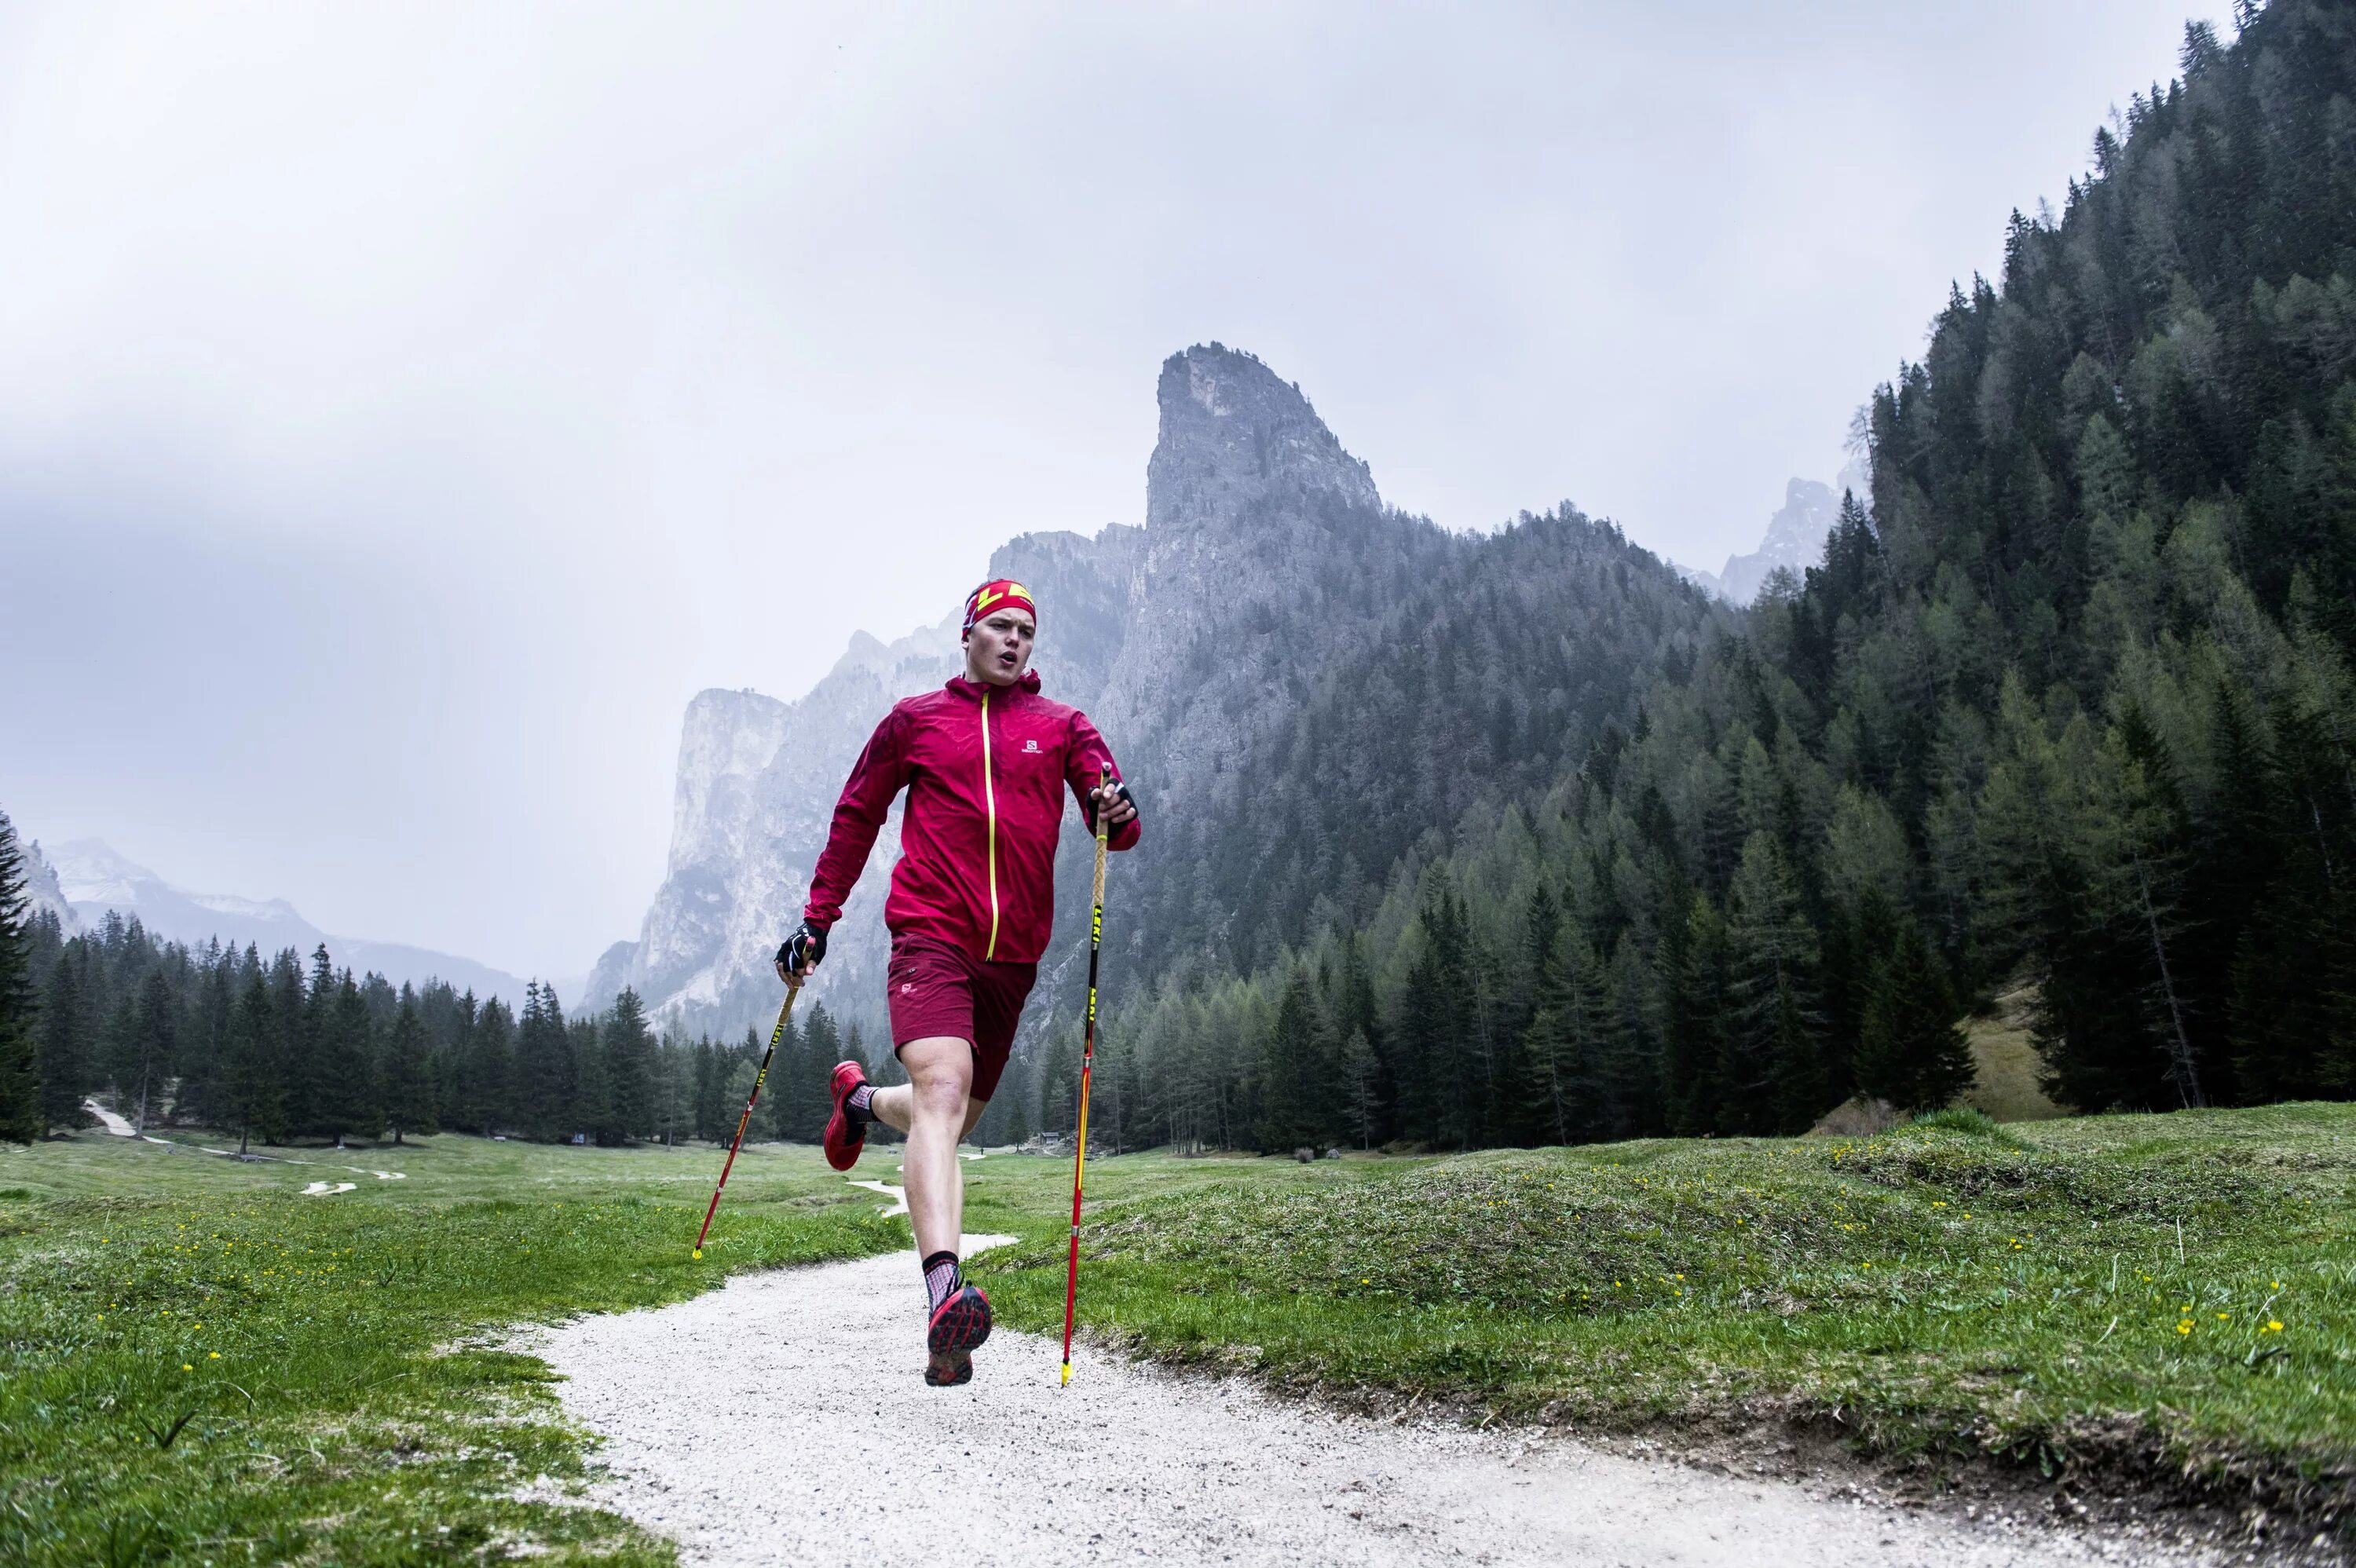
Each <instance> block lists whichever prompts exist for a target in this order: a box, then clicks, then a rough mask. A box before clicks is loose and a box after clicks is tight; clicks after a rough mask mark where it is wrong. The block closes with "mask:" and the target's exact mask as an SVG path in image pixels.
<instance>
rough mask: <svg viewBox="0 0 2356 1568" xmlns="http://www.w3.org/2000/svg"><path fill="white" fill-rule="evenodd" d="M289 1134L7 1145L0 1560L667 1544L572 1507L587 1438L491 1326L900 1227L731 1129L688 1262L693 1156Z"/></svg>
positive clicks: (320, 1556)
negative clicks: (398, 1143)
mask: <svg viewBox="0 0 2356 1568" xmlns="http://www.w3.org/2000/svg"><path fill="white" fill-rule="evenodd" d="M286 1152H291V1153H295V1154H296V1155H298V1156H300V1157H303V1158H305V1159H312V1160H317V1161H320V1162H322V1167H323V1168H313V1167H300V1166H288V1165H284V1164H242V1163H239V1162H235V1161H231V1160H228V1159H222V1158H218V1157H209V1156H204V1155H198V1154H194V1153H189V1152H185V1151H182V1152H170V1151H166V1150H165V1149H163V1148H160V1147H156V1146H155V1145H153V1144H139V1143H131V1142H128V1141H126V1140H123V1139H112V1138H103V1137H102V1135H98V1134H84V1135H81V1136H77V1137H76V1138H75V1139H73V1140H71V1141H70V1142H66V1143H48V1144H43V1145H38V1146H36V1147H33V1148H31V1149H29V1150H17V1151H10V1152H5V1153H0V1373H5V1375H0V1562H7V1563H58V1564H67V1563H72V1564H83V1563H142V1562H154V1561H166V1560H169V1561H172V1562H186V1563H216V1564H221V1565H224V1568H225V1565H227V1564H230V1563H246V1562H260V1563H278V1562H290V1561H292V1562H318V1563H443V1562H472V1561H479V1560H483V1559H486V1558H498V1557H499V1556H503V1555H506V1554H508V1553H509V1552H521V1551H529V1550H534V1549H545V1550H547V1551H549V1552H552V1554H553V1556H554V1558H555V1560H556V1561H560V1562H562V1561H572V1560H594V1561H602V1562H614V1563H637V1562H669V1561H670V1560H671V1553H670V1552H669V1547H668V1546H667V1545H665V1544H664V1543H662V1542H660V1541H653V1540H651V1539H649V1538H647V1537H644V1536H642V1535H640V1534H638V1533H637V1532H636V1531H633V1530H632V1529H630V1528H629V1527H628V1526H626V1525H625V1524H623V1523H622V1522H621V1521H619V1520H616V1519H614V1518H612V1517H611V1516H608V1515H605V1514H601V1513H598V1512H596V1511H594V1510H592V1509H587V1508H584V1507H581V1506H578V1505H576V1504H573V1503H571V1502H569V1501H567V1500H565V1499H564V1497H563V1490H564V1486H565V1484H566V1483H568V1482H570V1481H572V1480H573V1479H575V1478H577V1477H580V1476H581V1475H582V1474H583V1467H584V1457H585V1455H586V1445H585V1442H584V1435H582V1434H581V1433H580V1432H578V1431H577V1430H575V1429H573V1427H571V1426H570V1425H569V1424H566V1423H565V1422H564V1421H563V1420H562V1415H561V1413H560V1412H559V1411H558V1409H557V1407H556V1404H555V1402H554V1400H553V1397H552V1393H551V1392H550V1389H549V1387H548V1373H547V1371H546V1369H545V1367H544V1366H543V1364H542V1363H541V1362H540V1361H539V1360H536V1359H535V1358H532V1357H530V1356H524V1355H517V1354H513V1353H510V1352H508V1351H506V1350H503V1349H500V1348H499V1341H500V1339H501V1338H502V1332H501V1330H502V1327H503V1326H504V1325H507V1324H511V1323H515V1322H518V1321H521V1320H527V1319H544V1318H551V1317H561V1316H563V1315H565V1314H568V1313H572V1312H576V1311H583V1310H610V1309H616V1308H622V1307H638V1306H646V1305H650V1304H653V1303H657V1302H662V1301H667V1300H671V1299H675V1298H678V1297H680V1296H688V1295H691V1294H693V1293H694V1292H696V1291H697V1290H700V1289H702V1288H705V1287H707V1286H708V1285H711V1284H712V1283H713V1282H714V1281H715V1280H716V1279H717V1278H718V1277H720V1276H721V1275H723V1273H724V1271H726V1270H728V1269H732V1268H741V1267H753V1266H761V1265H766V1264H782V1263H797V1262H804V1261H809V1260H811V1259H817V1258H824V1257H841V1256H851V1255H857V1254H862V1253H869V1252H873V1251H876V1250H879V1249H884V1248H889V1247H893V1246H898V1245H903V1244H905V1242H904V1240H903V1238H904V1237H905V1228H903V1227H901V1226H900V1225H899V1223H898V1222H896V1221H894V1222H893V1223H891V1224H886V1223H884V1222H883V1221H879V1220H878V1219H876V1218H875V1209H874V1204H873V1198H872V1195H870V1194H867V1193H862V1192H856V1191H851V1190H848V1189H845V1188H844V1187H843V1185H842V1183H841V1180H840V1179H836V1178H834V1177H833V1176H832V1173H830V1172H828V1171H827V1170H826V1169H825V1167H824V1166H823V1164H822V1163H821V1162H820V1161H819V1159H818V1157H817V1155H816V1152H815V1151H813V1150H794V1151H785V1152H776V1151H766V1150H754V1151H748V1153H747V1154H746V1156H745V1157H744V1159H742V1160H740V1161H739V1163H738V1166H737V1168H736V1173H735V1175H734V1178H733V1179H731V1181H730V1183H729V1201H728V1204H727V1206H726V1208H725V1209H724V1210H723V1216H722V1221H721V1223H720V1224H719V1225H718V1226H717V1227H715V1230H714V1233H713V1239H712V1244H711V1246H710V1247H709V1249H708V1250H707V1254H706V1258H705V1261H703V1262H701V1263H697V1262H694V1261H691V1258H690V1256H689V1247H690V1243H691V1242H692V1241H693V1239H694V1235H695V1228H696V1225H697V1223H698V1222H699V1221H700V1220H701V1214H702V1209H703V1203H704V1200H705V1199H706V1198H707V1197H708V1195H709V1193H710V1191H711V1182H712V1178H713V1176H714V1175H715V1174H716V1164H717V1162H716V1157H715V1156H714V1155H713V1154H712V1151H710V1150H706V1149H698V1150H696V1151H695V1152H694V1153H693V1154H688V1153H684V1152H682V1153H679V1154H669V1153H664V1152H660V1151H631V1152H626V1153H624V1152H611V1151H601V1150H589V1149H558V1148H537V1147H530V1146H526V1145H522V1144H507V1143H490V1142H486V1141H483V1140H479V1139H459V1138H441V1139H434V1140H428V1141H426V1142H424V1143H421V1144H417V1145H413V1146H411V1147H404V1148H401V1149H391V1148H380V1149H377V1150H374V1151H370V1152H369V1153H367V1154H357V1153H353V1154H342V1155H338V1154H337V1153H336V1152H335V1151H321V1150H293V1151H286ZM345 1163H348V1164H351V1165H356V1166H361V1167H363V1168H364V1169H363V1170H361V1171H359V1172H357V1173H354V1172H347V1171H344V1170H341V1169H338V1168H336V1167H337V1166H340V1165H342V1164H345ZM365 1168H381V1169H388V1170H400V1171H402V1172H405V1173H406V1175H407V1178H408V1179H406V1180H403V1181H385V1180H380V1179H377V1178H376V1177H374V1176H373V1175H371V1174H369V1171H368V1170H367V1169H365ZM311 1179H336V1180H351V1181H355V1182H357V1183H359V1189H357V1190H355V1191H353V1192H348V1193H344V1194H341V1195H338V1196H336V1197H332V1198H305V1197H300V1196H297V1195H296V1194H298V1193H299V1192H300V1190H301V1189H302V1187H303V1185H304V1183H305V1181H307V1180H311ZM725 1375H726V1371H725V1369H723V1368H714V1369H713V1376H714V1377H715V1378H717V1377H724V1376H725ZM540 1477H548V1478H549V1480H550V1482H551V1483H552V1484H547V1485H534V1484H533V1483H535V1482H536V1481H538V1480H539V1478H540ZM526 1488H530V1495H531V1497H532V1498H533V1499H534V1500H522V1499H521V1498H520V1497H519V1493H521V1492H523V1491H525V1489H526Z"/></svg>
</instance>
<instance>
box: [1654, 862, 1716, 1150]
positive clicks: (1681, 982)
mask: <svg viewBox="0 0 2356 1568" xmlns="http://www.w3.org/2000/svg"><path fill="white" fill-rule="evenodd" d="M1726 961H1727V953H1726V923H1725V921H1724V920H1723V919H1722V918H1720V916H1719V912H1718V911H1717V910H1716V909H1715V908H1714V907H1713V906H1712V905H1711V903H1710V901H1709V896H1708V894H1707V893H1701V892H1697V893H1695V894H1694V895H1693V902H1692V904H1691V905H1690V907H1688V908H1687V911H1686V915H1685V919H1683V920H1682V921H1677V920H1671V921H1668V922H1665V923H1664V924H1663V927H1662V932H1661V950H1660V957H1659V960H1658V963H1657V968H1658V972H1659V974H1660V976H1661V986H1662V996H1661V999H1660V1012H1661V1098H1662V1101H1663V1108H1664V1111H1665V1119H1666V1121H1667V1124H1668V1130H1669V1131H1670V1132H1671V1133H1674V1134H1676V1135H1677V1136H1681V1137H1697V1136H1701V1135H1702V1134H1705V1133H1709V1132H1715V1131H1717V1130H1719V1128H1720V1127H1722V1126H1724V1125H1727V1124H1728V1123H1729V1122H1730V1120H1731V1119H1732V1116H1733V1112H1732V1111H1731V1110H1730V1107H1729V1105H1728V1097H1729V1087H1728V1084H1727V1083H1726V1079H1725V1072H1724V1063H1725V1061H1726V1058H1727V1054H1728V1040H1729V1032H1728V1028H1727V1023H1728V1010H1727V1006H1726Z"/></svg>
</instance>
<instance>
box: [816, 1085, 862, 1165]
mask: <svg viewBox="0 0 2356 1568" xmlns="http://www.w3.org/2000/svg"><path fill="white" fill-rule="evenodd" d="M866 1082H867V1069H865V1068H864V1067H862V1066H860V1065H859V1063H857V1062H856V1061H838V1062H836V1063H835V1064H834V1115H831V1116H829V1117H828V1118H827V1119H826V1138H825V1140H824V1141H825V1146H826V1163H827V1164H829V1165H830V1166H832V1167H834V1168H835V1169H837V1170H849V1169H850V1168H851V1167H852V1166H854V1165H857V1164H858V1163H859V1151H860V1150H861V1149H862V1148H863V1147H866V1144H867V1124H866V1123H864V1122H854V1121H852V1120H851V1113H850V1112H849V1111H846V1110H844V1109H843V1107H842V1103H843V1102H844V1101H845V1100H848V1099H850V1098H851V1095H852V1094H854V1093H857V1092H858V1089H859V1086H860V1085H861V1084H862V1083H866Z"/></svg>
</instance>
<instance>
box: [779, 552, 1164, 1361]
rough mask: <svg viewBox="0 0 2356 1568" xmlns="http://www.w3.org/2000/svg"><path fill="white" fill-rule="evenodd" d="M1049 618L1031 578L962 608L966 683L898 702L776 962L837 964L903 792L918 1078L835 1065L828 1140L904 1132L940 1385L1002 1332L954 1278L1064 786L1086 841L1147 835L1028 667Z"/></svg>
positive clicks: (899, 1025)
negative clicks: (862, 877) (879, 1126)
mask: <svg viewBox="0 0 2356 1568" xmlns="http://www.w3.org/2000/svg"><path fill="white" fill-rule="evenodd" d="M1038 613H1039V612H1038V607H1037V606H1036V605H1035V604H1034V603H1033V601H1032V598H1031V591H1030V590H1029V589H1027V588H1025V587H1023V585H1022V584H1021V583H1019V582H1012V581H1005V580H1002V579H1001V580H999V581H991V582H985V583H983V584H982V585H981V586H980V587H979V588H977V589H975V590H974V591H973V592H972V593H971V594H969V596H968V597H967V599H966V602H965V650H966V652H965V674H963V675H962V676H959V677H957V678H955V679H953V680H951V681H950V682H949V683H948V686H946V687H944V688H942V689H940V690H938V691H931V692H926V693H925V694H924V695H923V696H921V697H911V698H908V699H905V701H902V702H899V703H896V704H894V707H893V709H892V711H891V712H890V713H888V714H886V715H884V718H883V722H882V723H881V724H878V725H877V726H876V727H875V733H874V734H873V736H871V737H870V738H869V739H868V741H867V749H866V750H865V751H863V752H861V753H860V754H859V761H858V762H857V763H855V764H853V766H852V767H851V782H850V783H848V784H844V785H843V786H842V798H841V800H840V801H839V802H838V803H837V804H836V805H835V808H834V826H833V827H832V828H831V829H830V831H829V832H828V834H827V840H826V850H825V853H823V854H821V855H820V856H819V859H818V869H816V870H815V871H813V872H812V873H811V874H810V892H809V903H808V904H807V905H805V906H804V907H803V910H802V920H801V923H800V924H799V925H798V926H796V927H795V928H794V932H793V934H792V935H791V936H789V937H787V939H786V941H785V944H783V945H782V946H780V947H779V948H778V949H777V974H778V976H779V977H780V978H782V979H783V980H784V981H785V982H786V984H787V985H789V986H799V985H800V984H801V983H802V981H803V979H804V978H805V977H807V976H809V972H810V970H811V969H813V968H814V967H816V966H817V965H818V963H819V960H820V959H822V958H824V957H825V956H826V933H827V932H828V931H829V930H830V928H831V927H832V926H833V924H834V923H835V921H836V919H837V918H838V917H840V916H841V913H842V901H843V900H844V899H845V898H847V897H849V896H850V893H851V885H852V884H853V883H855V882H856V881H858V880H859V873H860V871H861V870H862V869H863V868H864V867H865V866H866V864H867V852H868V850H869V849H870V848H873V846H874V843H875V833H876V830H877V829H878V828H880V827H883V817H884V814H885V813H886V812H887V811H889V810H890V809H891V805H892V801H893V798H894V796H895V795H898V794H899V793H900V791H901V790H902V789H904V788H905V790H906V791H907V792H908V806H907V810H906V812H905V815H904V816H903V817H902V819H901V824H900V863H899V864H898V865H896V866H894V867H893V868H892V892H891V896H890V897H889V898H888V899H887V900H886V901H884V904H883V923H884V924H885V925H887V926H889V927H890V928H891V931H892V961H891V965H890V967H889V969H888V970H887V971H886V973H887V976H888V978H887V980H886V982H885V991H886V994H887V1000H888V1001H889V1002H890V1004H891V1008H892V1045H893V1049H894V1051H895V1052H896V1053H897V1054H898V1056H899V1058H900V1064H901V1065H902V1066H904V1067H905V1068H906V1069H907V1070H908V1082H907V1083H905V1085H902V1086H898V1087H894V1088H890V1089H878V1088H875V1087H873V1085H871V1084H870V1083H868V1082H867V1074H866V1072H864V1071H863V1070H862V1068H861V1066H860V1064H859V1063H857V1062H855V1061H846V1062H844V1063H842V1064H841V1066H839V1067H837V1068H836V1069H835V1070H834V1115H832V1116H831V1117H830V1118H829V1120H828V1122H827V1124H826V1140H825V1142H826V1157H827V1162H828V1163H829V1164H830V1165H832V1166H833V1167H834V1168H835V1169H837V1170H849V1169H850V1168H851V1166H852V1165H853V1164H855V1163H857V1161H858V1159H859V1150H860V1146H861V1145H862V1143H863V1142H864V1141H865V1140H866V1137H867V1124H868V1123H870V1122H882V1123H883V1124H884V1125H887V1126H893V1127H897V1128H899V1129H900V1131H902V1132H904V1133H905V1134H906V1135H907V1136H908V1143H907V1147H906V1151H905V1155H904V1157H903V1162H902V1163H903V1166H904V1168H905V1172H906V1183H907V1193H908V1220H909V1223H910V1224H911V1225H912V1226H913V1227H914V1228H915V1230H916V1254H917V1256H918V1257H920V1258H922V1259H923V1260H924V1270H925V1295H926V1313H927V1317H926V1335H925V1343H926V1350H927V1351H928V1352H929V1359H928V1360H927V1361H926V1366H925V1381H926V1382H928V1383H931V1384H933V1385H934V1386H936V1387H945V1388H953V1387H955V1386H957V1385H958V1384H959V1383H962V1382H964V1381H967V1380H968V1379H969V1378H971V1377H972V1376H973V1356H972V1352H973V1349H974V1348H975V1347H976V1346H978V1345H980V1343H981V1342H982V1341H983V1340H984V1339H988V1338H989V1337H990V1298H989V1297H988V1296H984V1295H983V1294H982V1293H981V1290H980V1287H979V1286H977V1285H968V1284H967V1283H966V1282H965V1280H964V1278H963V1277H962V1276H961V1275H959V1274H958V1237H959V1235H960V1233H961V1228H962V1226H963V1224H964V1220H965V1174H964V1172H963V1170H962V1169H961V1168H959V1167H958V1157H957V1146H958V1141H959V1140H960V1139H962V1138H963V1137H964V1136H965V1135H966V1134H968V1133H969V1132H971V1131H972V1130H973V1125H974V1124H975V1123H976V1122H978V1121H980V1119H981V1113H982V1109H983V1107H984V1106H986V1105H988V1104H989V1103H990V1097H991V1094H992V1093H996V1092H997V1089H998V1078H999V1074H1000V1073H1001V1072H1004V1071H1005V1068H1006V1054H1007V1051H1009V1049H1011V1048H1012V1045H1013V1043H1014V1026H1015V1024H1016V1023H1017V1022H1018V1021H1020V1019H1021V1018H1022V1016H1023V998H1025V997H1028V996H1029V995H1030V994H1031V982H1032V981H1033V979H1034V978H1035V977H1036V976H1037V975H1038V972H1039V955H1040V954H1041V953H1043V952H1044V951H1045V950H1046V946H1047V937H1048V932H1049V929H1050V927H1051V926H1052V924H1053V923H1054V919H1055V837H1056V834H1057V832H1058V830H1059V829H1060V828H1061V827H1062V826H1063V819H1064V790H1065V787H1066V785H1068V786H1069V787H1070V789H1071V791H1072V793H1073V794H1074V795H1076V796H1077V797H1078V798H1079V802H1080V808H1081V810H1082V811H1083V812H1084V813H1085V814H1086V815H1087V820H1088V827H1089V829H1090V831H1092V832H1093V831H1094V830H1095V827H1096V817H1097V813H1098V812H1099V811H1106V812H1108V813H1109V815H1108V816H1107V817H1106V819H1105V820H1106V825H1107V827H1108V837H1109V847H1110V848H1115V849H1127V848H1130V846H1132V845H1134V844H1135V843H1136V842H1137V839H1138V833H1139V827H1138V821H1137V806H1136V805H1135V803H1134V802H1132V801H1131V800H1130V795H1129V791H1128V789H1127V787H1126V786H1124V785H1123V784H1120V783H1119V776H1120V775H1119V772H1118V770H1116V771H1115V772H1114V773H1113V779H1114V782H1113V784H1111V785H1110V786H1109V787H1108V788H1105V787H1100V780H1101V777H1102V774H1101V773H1100V772H1099V770H1101V769H1105V768H1111V767H1113V766H1114V763H1113V760H1112V752H1110V751H1109V750H1108V749H1107V748H1106V746H1105V743H1104V740H1103V738H1102V737H1101V736H1099V735H1098V733H1097V730H1096V726H1095V725H1093V724H1091V723H1089V722H1088V719H1087V715H1086V714H1085V713H1082V712H1081V711H1080V710H1079V709H1076V708H1066V707H1065V706H1064V705H1063V704H1062V703H1060V702H1051V701H1049V700H1048V699H1045V698H1044V697H1042V696H1040V695H1039V677H1037V676H1036V675H1034V674H1033V673H1032V672H1031V649H1032V643H1033V638H1034V637H1035V636H1036V635H1037V630H1038Z"/></svg>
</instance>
